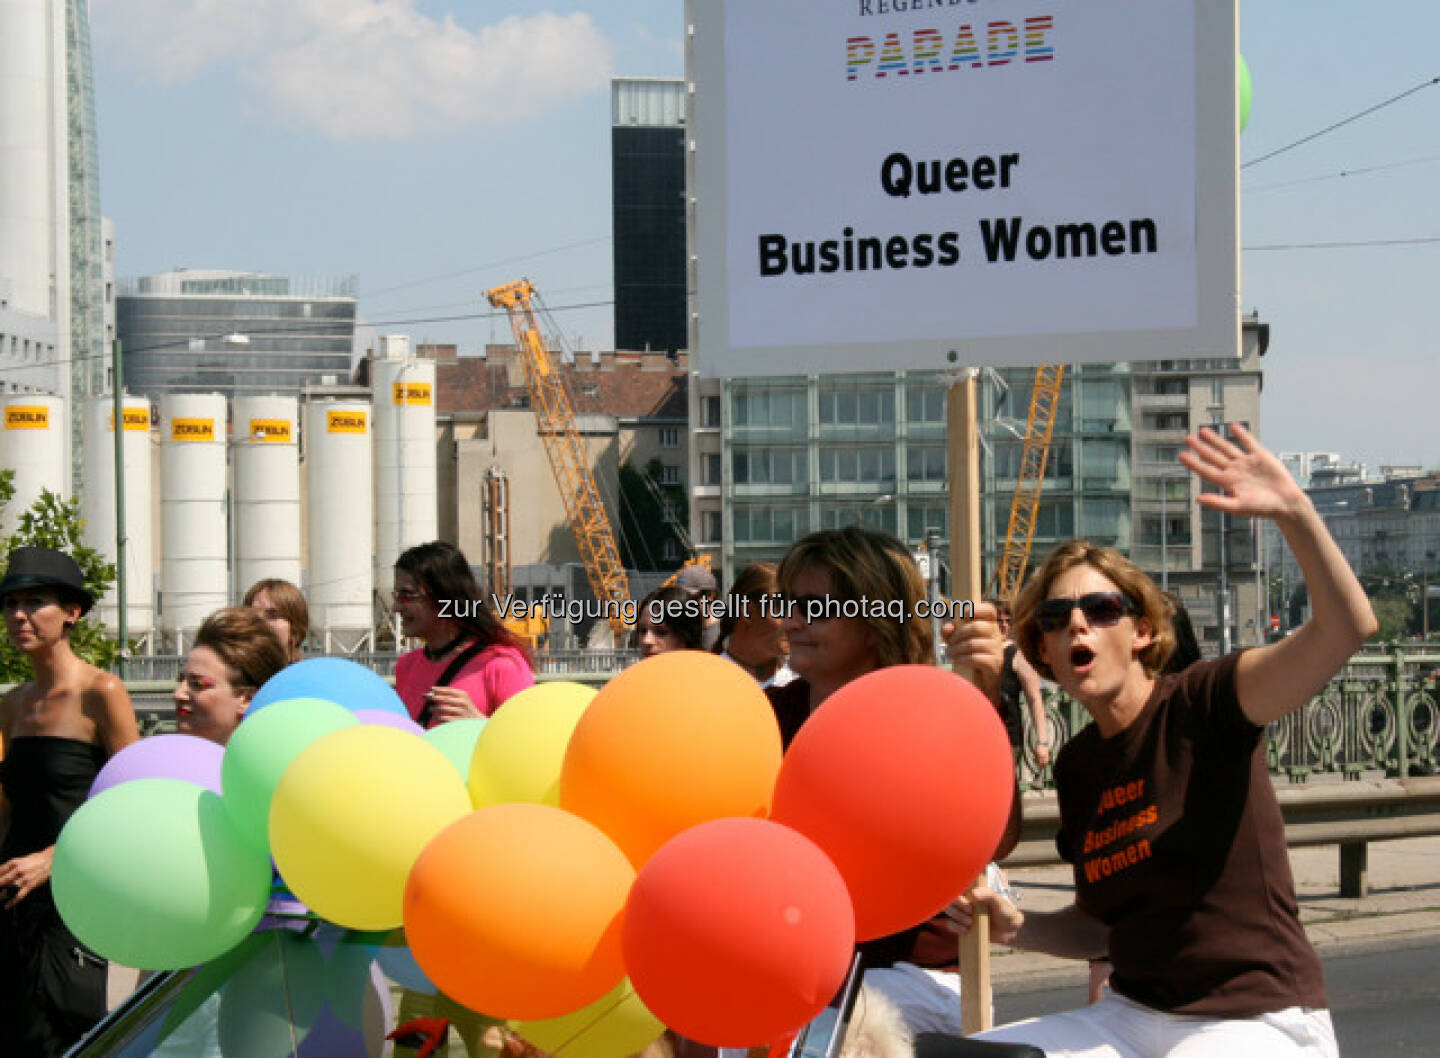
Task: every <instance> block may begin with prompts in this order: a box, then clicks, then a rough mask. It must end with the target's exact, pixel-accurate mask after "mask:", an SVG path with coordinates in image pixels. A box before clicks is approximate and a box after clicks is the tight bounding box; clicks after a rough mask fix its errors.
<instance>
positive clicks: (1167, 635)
mask: <svg viewBox="0 0 1440 1058" xmlns="http://www.w3.org/2000/svg"><path fill="white" fill-rule="evenodd" d="M1076 566H1090V567H1091V568H1092V569H1096V570H1098V571H1100V572H1101V573H1103V574H1104V575H1105V576H1106V577H1108V578H1110V580H1111V581H1112V582H1113V583H1114V584H1115V587H1116V588H1118V589H1119V590H1120V593H1121V594H1122V595H1124V596H1125V597H1126V598H1128V599H1129V600H1130V601H1131V602H1132V603H1134V604H1135V607H1136V609H1137V610H1138V611H1139V613H1138V614H1137V615H1136V619H1137V620H1139V619H1141V618H1143V619H1145V620H1147V621H1149V622H1150V630H1151V636H1152V640H1151V643H1150V645H1149V646H1148V647H1146V648H1145V649H1144V650H1142V651H1141V652H1140V663H1141V664H1142V665H1144V666H1145V673H1146V675H1149V676H1154V675H1155V674H1156V673H1157V672H1159V671H1160V670H1161V669H1163V668H1164V667H1165V661H1166V659H1168V658H1169V657H1170V652H1171V651H1173V650H1174V649H1175V630H1174V628H1173V627H1172V626H1171V623H1170V604H1169V603H1168V602H1167V601H1166V599H1165V596H1164V595H1163V594H1161V592H1160V589H1159V588H1157V587H1156V586H1155V582H1154V581H1153V580H1151V579H1150V577H1149V575H1148V574H1146V573H1145V572H1144V571H1143V570H1142V569H1141V568H1140V567H1139V566H1137V565H1135V563H1133V562H1131V561H1130V560H1129V559H1128V558H1126V557H1125V556H1124V555H1122V554H1121V553H1120V552H1119V551H1116V550H1115V549H1114V548H1113V547H1100V546H1098V545H1096V544H1092V543H1091V542H1090V541H1088V540H1071V541H1070V542H1069V543H1066V544H1061V545H1060V546H1059V547H1057V548H1056V549H1055V550H1054V551H1051V552H1050V554H1049V555H1047V556H1046V558H1045V564H1044V565H1043V566H1041V567H1040V571H1039V572H1038V573H1036V574H1035V576H1034V577H1033V578H1031V580H1030V581H1029V583H1027V584H1026V585H1025V587H1024V588H1022V589H1021V590H1020V595H1019V596H1018V597H1017V598H1016V600H1015V618H1014V628H1013V631H1014V634H1015V642H1016V643H1018V644H1019V646H1020V650H1021V652H1022V653H1023V654H1024V655H1025V660H1026V661H1028V662H1030V664H1031V665H1033V666H1034V667H1035V671H1037V672H1038V673H1040V675H1042V676H1044V677H1045V678H1046V679H1047V680H1053V679H1054V678H1055V674H1054V672H1052V671H1051V669H1050V666H1049V665H1047V664H1045V663H1044V662H1043V661H1041V660H1040V641H1041V640H1042V639H1044V638H1045V633H1043V632H1042V631H1040V624H1039V622H1038V621H1037V620H1036V619H1035V615H1036V611H1038V610H1039V609H1040V604H1041V603H1042V602H1044V601H1045V599H1046V598H1047V597H1048V596H1049V594H1050V585H1052V584H1054V583H1055V578H1057V577H1058V576H1060V574H1062V573H1064V572H1065V571H1066V570H1070V569H1074V568H1075V567H1076Z"/></svg>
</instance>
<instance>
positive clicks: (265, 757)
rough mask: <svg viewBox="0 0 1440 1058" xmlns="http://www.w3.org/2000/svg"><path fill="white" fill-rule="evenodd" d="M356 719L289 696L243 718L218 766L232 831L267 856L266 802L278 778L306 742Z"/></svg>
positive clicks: (329, 706)
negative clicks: (235, 829) (233, 825)
mask: <svg viewBox="0 0 1440 1058" xmlns="http://www.w3.org/2000/svg"><path fill="white" fill-rule="evenodd" d="M359 722H360V721H359V720H357V719H355V714H354V713H352V712H351V711H350V710H349V709H346V708H345V707H344V706H340V705H336V704H335V703H334V702H327V701H325V700H323V699H321V698H290V699H287V700H286V701H283V702H276V703H274V704H273V705H270V706H267V707H266V708H264V709H261V710H260V711H259V712H257V713H256V714H255V715H254V716H251V717H247V718H246V719H245V720H244V721H242V722H241V724H240V726H239V727H237V728H236V729H235V733H234V734H233V735H231V736H230V742H229V744H228V745H227V746H226V747H225V758H224V759H223V760H222V761H221V762H220V788H221V789H222V790H224V791H225V808H226V810H227V811H229V813H230V818H231V819H233V820H234V821H235V826H236V828H237V829H238V830H239V831H240V833H241V834H242V835H244V837H245V839H246V840H247V841H249V842H250V843H251V844H252V845H253V846H254V847H256V848H257V849H260V850H262V851H263V852H264V853H265V854H266V855H267V856H268V855H269V854H270V801H271V800H272V799H273V798H274V796H275V787H276V786H277V785H279V783H280V776H282V775H284V774H285V769H286V768H288V767H290V762H291V761H293V760H294V759H295V758H296V757H298V756H299V755H300V751H301V750H303V749H304V748H305V747H306V746H308V745H310V743H312V742H314V741H315V740H316V739H318V738H321V737H322V736H324V735H328V734H330V733H331V732H332V731H339V730H340V729H341V728H346V727H354V726H355V725H356V724H358V723H359Z"/></svg>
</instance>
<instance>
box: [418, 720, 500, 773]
mask: <svg viewBox="0 0 1440 1058" xmlns="http://www.w3.org/2000/svg"><path fill="white" fill-rule="evenodd" d="M483 730H485V717H483V716H473V717H468V718H466V719H464V720H451V721H450V722H449V723H447V724H436V725H435V726H434V727H432V728H430V729H429V730H428V731H426V732H425V734H424V736H423V737H424V739H425V741H426V742H428V743H430V745H432V746H434V747H435V748H436V749H438V750H439V751H440V752H441V753H443V754H445V757H446V758H447V759H448V760H449V761H450V763H451V764H453V765H455V770H456V771H458V772H459V773H460V778H462V779H464V780H466V781H467V782H468V781H469V779H470V759H471V758H472V757H474V756H475V742H476V740H477V739H479V737H480V732H481V731H483Z"/></svg>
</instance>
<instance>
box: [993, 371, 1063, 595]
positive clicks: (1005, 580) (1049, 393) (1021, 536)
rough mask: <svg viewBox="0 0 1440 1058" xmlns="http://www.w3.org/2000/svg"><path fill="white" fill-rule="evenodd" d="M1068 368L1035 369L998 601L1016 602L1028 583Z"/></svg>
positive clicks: (997, 581)
mask: <svg viewBox="0 0 1440 1058" xmlns="http://www.w3.org/2000/svg"><path fill="white" fill-rule="evenodd" d="M1064 377H1065V365H1064V364H1042V365H1041V366H1040V367H1037V368H1036V369H1035V385H1034V387H1033V388H1032V389H1031V391H1030V415H1029V418H1028V419H1027V421H1026V423H1025V447H1024V448H1022V449H1021V451H1020V473H1019V475H1018V476H1017V479H1016V482H1015V495H1014V496H1012V497H1011V498H1010V522H1009V524H1008V525H1007V526H1006V527H1005V546H1004V548H1003V549H1002V550H1001V552H1000V561H999V562H998V563H996V565H995V577H994V579H993V580H992V581H991V586H992V592H993V594H994V596H995V597H996V598H997V599H1002V600H1004V601H1005V602H1007V603H1008V602H1013V601H1014V599H1015V595H1016V593H1017V592H1019V590H1020V585H1022V584H1024V583H1025V567H1026V565H1027V564H1028V563H1029V561H1030V545H1031V543H1032V542H1033V541H1034V539H1035V516H1036V513H1037V512H1038V511H1039V510H1040V490H1041V488H1042V487H1043V486H1044V484H1045V463H1046V461H1047V460H1048V459H1049V457H1050V438H1051V437H1052V436H1053V434H1054V433H1055V412H1056V410H1057V409H1058V408H1059V407H1060V383H1061V381H1062V380H1063V379H1064Z"/></svg>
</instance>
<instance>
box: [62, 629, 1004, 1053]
mask: <svg viewBox="0 0 1440 1058" xmlns="http://www.w3.org/2000/svg"><path fill="white" fill-rule="evenodd" d="M315 664H316V662H314V661H311V662H302V663H301V664H299V665H296V666H292V667H291V668H290V669H287V670H285V672H283V673H281V674H280V675H279V676H277V677H276V678H275V680H273V681H271V684H267V685H266V687H265V688H263V689H262V691H261V693H260V695H259V696H257V699H256V705H257V706H260V707H261V708H257V707H256V706H252V709H251V712H250V714H249V715H247V717H246V719H245V720H244V722H243V723H242V724H241V725H240V727H239V729H238V730H237V731H236V733H235V735H234V737H233V738H232V740H231V742H230V744H229V746H228V747H227V748H226V749H225V751H224V753H223V756H221V757H220V758H219V760H218V762H217V760H216V759H215V756H216V755H215V753H214V752H213V751H211V750H203V749H201V748H199V747H197V746H192V745H190V743H194V742H197V741H198V740H194V739H189V740H186V741H185V742H184V744H183V746H182V744H181V743H179V742H176V741H174V740H176V739H181V738H182V736H166V738H167V739H169V741H168V742H167V743H166V747H165V749H164V750H163V751H162V750H161V749H158V748H155V745H151V746H149V747H147V748H146V749H143V750H141V749H139V748H138V747H131V748H130V749H127V750H125V751H124V752H122V753H121V754H119V755H117V757H116V758H115V759H114V761H112V764H111V766H110V767H107V772H108V771H110V768H111V767H113V768H115V769H116V770H117V775H116V776H113V777H110V778H107V776H106V775H104V774H102V777H101V779H104V780H106V781H107V782H108V783H109V785H107V786H105V787H104V788H101V787H102V784H101V780H97V790H98V792H97V793H96V794H95V796H94V797H93V799H92V800H91V801H89V802H88V803H87V804H86V805H84V806H83V807H82V808H81V809H80V811H78V812H77V813H76V814H75V816H74V817H73V818H72V820H71V822H70V824H69V825H67V827H66V829H65V831H64V832H63V833H62V835H61V838H60V841H59V842H58V843H57V846H56V853H55V867H54V887H55V895H56V902H57V904H58V905H59V907H60V910H61V913H62V915H64V916H65V918H66V921H67V922H68V923H69V924H70V925H71V928H72V929H73V930H74V931H75V932H76V934H77V935H78V936H79V937H80V938H81V939H82V940H84V941H85V942H86V943H88V944H90V945H91V946H92V947H94V948H95V949H96V950H97V951H99V952H101V953H102V954H104V955H107V956H109V957H110V958H113V959H115V960H117V961H119V962H122V963H125V964H127V965H131V966H140V967H145V968H151V969H162V968H169V967H176V966H184V965H191V964H194V963H197V962H201V961H204V960H207V959H213V958H216V957H217V956H220V955H223V954H224V953H225V952H227V951H229V950H230V949H232V948H234V947H235V946H236V945H238V944H240V943H241V942H242V941H244V940H245V939H246V937H247V935H248V934H249V933H250V931H251V930H252V929H253V928H254V926H255V924H256V922H257V920H258V919H259V918H260V916H261V914H262V912H263V911H264V908H265V902H266V897H267V894H268V892H269V888H270V862H271V858H272V857H273V860H274V863H275V865H276V867H277V868H278V870H279V874H280V877H281V879H283V881H284V883H285V884H286V885H287V886H288V887H289V888H290V889H291V890H292V891H293V892H294V894H295V895H296V897H298V898H299V899H300V900H302V901H304V902H305V904H307V905H308V906H309V907H310V908H311V909H312V910H313V911H314V912H315V913H317V914H318V915H320V916H322V917H324V918H326V919H329V920H331V921H333V922H335V923H338V924H340V925H342V926H346V927H349V928H351V929H354V930H365V931H379V930H393V929H395V928H396V927H403V930H404V932H403V937H404V938H405V941H406V942H407V943H408V952H407V949H406V948H403V947H402V948H394V947H389V948H387V947H381V948H379V949H378V953H377V954H376V960H377V961H378V962H379V964H380V965H381V967H382V968H384V969H385V971H386V973H387V974H389V975H390V976H391V977H392V979H395V980H398V981H403V982H404V983H406V984H407V985H408V986H412V987H420V986H424V987H428V988H435V987H438V988H439V989H440V990H441V991H443V992H444V993H445V994H446V995H448V996H449V997H451V998H452V999H454V1000H456V1001H458V1002H459V1003H462V1004H464V1005H465V1006H467V1007H469V1008H471V1009H473V1010H476V1011H480V1012H483V1013H485V1014H488V1015H491V1016H494V1017H497V1018H505V1019H510V1020H511V1021H512V1022H513V1023H515V1024H516V1027H517V1030H518V1031H519V1032H520V1034H521V1035H522V1036H524V1037H525V1038H527V1039H528V1040H530V1041H531V1042H533V1043H535V1044H536V1045H537V1046H539V1047H541V1048H542V1049H544V1050H547V1051H549V1052H551V1053H554V1054H560V1055H566V1056H576V1058H610V1056H618V1055H621V1054H627V1053H631V1052H633V1051H635V1050H638V1049H639V1048H640V1047H643V1046H644V1045H645V1044H646V1043H648V1042H649V1041H650V1040H651V1039H653V1038H654V1037H655V1036H657V1035H659V1033H660V1032H661V1031H662V1029H663V1027H664V1026H665V1025H668V1026H670V1027H672V1028H674V1029H675V1030H677V1031H678V1032H680V1033H681V1034H682V1035H685V1036H687V1037H690V1038H691V1039H694V1040H697V1041H700V1042H702V1043H708V1044H712V1045H717V1046H751V1045H757V1044H765V1043H769V1042H771V1041H773V1040H775V1039H777V1038H779V1037H781V1036H783V1035H785V1034H786V1033H788V1032H790V1031H793V1030H794V1029H796V1028H798V1027H799V1026H801V1025H803V1024H804V1023H805V1022H807V1021H808V1020H810V1019H811V1018H812V1017H814V1016H815V1015H816V1014H817V1013H818V1012H819V1011H820V1010H821V1009H822V1008H823V1007H824V1006H825V1004H826V1003H827V1002H828V1001H829V999H830V998H831V997H832V995H833V994H834V993H835V991H836V989H837V988H838V987H839V985H840V984H841V982H842V980H843V978H844V975H845V973H846V970H847V969H848V966H849V962H850V957H851V953H852V951H853V946H854V943H855V941H856V940H857V939H858V940H865V939H869V938H872V937H877V936H882V935H884V934H887V933H890V932H894V931H896V930H899V929H903V928H905V927H908V926H910V925H911V924H913V923H916V922H918V921H921V920H923V919H924V918H926V917H927V916H929V915H931V914H933V913H934V912H936V911H938V910H939V909H941V908H942V907H943V906H944V905H945V904H946V903H948V902H949V900H950V899H952V898H953V896H954V895H955V894H956V893H957V892H959V891H961V890H962V889H963V888H964V887H965V886H966V885H967V884H968V883H969V882H970V881H971V880H972V879H973V878H974V877H975V876H976V875H977V874H978V873H979V872H980V870H981V869H982V868H983V866H984V863H985V861H986V860H987V859H988V858H989V856H990V854H991V853H992V851H993V850H994V848H995V846H996V844H997V842H998V840H999V837H1000V834H1001V832H1002V830H1003V828H1004V823H1005V820H1006V818H1007V815H1008V811H1009V807H1010V799H1011V791H1012V789H1013V775H1012V772H1011V761H1010V752H1009V744H1008V742H1007V740H1006V736H1005V733H1004V729H1003V727H1002V726H1001V724H1000V721H999V719H998V717H997V716H996V714H995V711H994V709H993V708H992V707H991V706H990V704H989V702H988V701H987V700H986V699H985V698H984V697H983V696H982V695H981V694H980V693H979V692H978V691H976V690H975V689H974V688H973V687H971V685H970V684H968V683H967V682H965V681H964V680H961V679H960V678H958V677H956V676H953V675H951V674H949V673H947V672H944V671H942V670H939V669H934V668H928V667H920V666H900V667H895V668H889V669H883V670H880V671H878V672H875V673H872V674H870V675H868V676H865V677H863V678H861V679H859V680H856V681H854V682H852V683H851V684H849V685H847V686H846V687H845V688H843V689H842V690H841V691H839V692H837V693H836V694H834V695H832V696H831V698H830V699H829V700H827V701H826V703H825V704H824V706H823V707H822V708H820V709H819V710H817V711H816V712H815V713H814V715H813V716H812V717H811V718H810V719H809V720H808V721H807V723H806V724H805V726H804V727H803V728H802V729H801V731H800V733H799V735H798V736H797V738H796V739H795V741H794V743H793V744H792V745H791V747H790V749H789V751H788V753H785V754H784V755H783V757H782V753H781V745H780V737H779V733H778V729H777V726H776V723H775V718H774V713H773V711H772V710H771V708H770V705H769V702H768V700H767V699H766V697H765V695H764V694H763V692H762V691H761V690H760V689H759V688H758V686H757V685H756V684H755V683H754V681H753V680H752V679H751V678H750V677H749V676H748V675H747V674H746V673H745V672H744V671H743V670H742V669H740V668H739V667H738V666H736V665H733V664H732V663H730V662H729V661H727V660H724V659H721V658H717V657H714V656H711V655H708V654H702V653H699V652H690V651H682V652H676V653H671V654H664V655H660V656H658V657H655V658H651V659H649V660H646V661H643V662H641V663H639V664H637V665H635V666H633V667H631V668H630V669H627V670H626V671H625V672H623V673H621V674H620V675H619V676H617V677H615V678H614V679H613V680H611V681H610V682H609V683H608V684H607V685H606V686H605V687H604V688H603V689H602V690H601V691H600V692H599V693H598V694H596V693H595V692H593V691H591V690H590V689H588V688H585V687H580V686H577V685H574V684H565V683H548V684H541V685H539V686H536V687H534V688H531V689H529V690H527V691H524V692H522V693H521V694H519V695H516V696H515V697H514V698H512V699H511V700H510V701H509V702H507V703H506V704H505V705H504V706H502V707H501V708H500V709H499V710H498V711H497V712H496V713H495V715H494V716H493V717H491V718H490V720H489V721H488V722H485V721H479V720H476V721H459V722H455V723H450V724H445V725H442V726H440V727H437V728H435V729H432V730H430V731H427V732H424V733H423V735H422V736H417V735H416V734H415V733H413V732H410V731H406V730H401V729H400V728H399V727H398V726H396V725H395V724H394V723H392V722H390V719H399V718H402V717H403V715H404V714H403V710H402V709H400V708H399V703H398V699H395V698H394V694H393V691H390V689H389V688H388V687H387V686H385V685H384V684H383V683H380V686H381V687H383V688H384V693H383V694H382V693H381V692H380V691H379V690H378V689H377V688H376V687H375V686H373V685H370V684H367V683H365V682H364V681H363V680H362V679H361V678H360V677H358V676H355V674H353V673H346V674H345V677H344V678H343V679H342V678H341V677H340V676H338V675H337V674H336V672H335V671H334V666H336V665H344V664H347V663H338V662H329V661H327V662H326V664H327V665H329V666H330V670H329V671H327V672H326V673H321V674H318V676H319V677H320V678H318V679H317V678H315V677H314V676H311V675H309V674H307V673H306V671H305V667H306V666H307V665H311V666H313V665H315ZM354 668H357V669H358V668H359V667H358V666H354ZM362 671H363V670H362ZM282 679H283V680H284V681H285V682H284V684H283V685H282V686H279V687H272V684H274V683H276V682H277V681H281V680H282ZM377 682H379V681H378V680H377ZM376 709H378V710H381V711H382V712H385V713H388V714H391V717H390V718H389V719H387V721H386V722H381V723H376V722H371V723H362V720H363V719H365V718H364V717H363V716H362V715H361V714H363V713H365V712H367V711H369V710H376ZM396 714H399V715H398V716H396ZM160 741H161V740H160V739H150V740H147V742H148V743H151V744H158V743H159V742H160ZM139 745H140V746H145V745H146V743H141V744H139ZM141 757H143V758H144V759H143V760H140V759H138V758H141ZM217 763H218V785H217V782H216V779H215V775H216V771H217ZM119 773H123V777H122V776H121V774H119ZM409 953H413V961H409V960H408V954H409Z"/></svg>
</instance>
